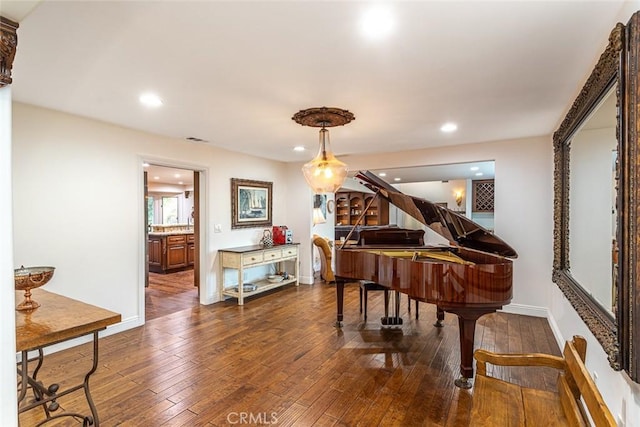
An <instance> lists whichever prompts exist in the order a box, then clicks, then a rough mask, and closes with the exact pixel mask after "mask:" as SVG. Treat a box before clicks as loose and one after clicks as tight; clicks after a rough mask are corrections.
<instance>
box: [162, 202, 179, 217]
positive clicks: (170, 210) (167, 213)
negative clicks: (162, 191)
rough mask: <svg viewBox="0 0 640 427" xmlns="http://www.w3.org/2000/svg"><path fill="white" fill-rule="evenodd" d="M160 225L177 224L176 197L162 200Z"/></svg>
mask: <svg viewBox="0 0 640 427" xmlns="http://www.w3.org/2000/svg"><path fill="white" fill-rule="evenodd" d="M162 223H163V224H177V223H178V197H177V196H174V197H163V198H162Z"/></svg>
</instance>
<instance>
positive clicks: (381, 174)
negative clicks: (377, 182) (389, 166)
mask: <svg viewBox="0 0 640 427" xmlns="http://www.w3.org/2000/svg"><path fill="white" fill-rule="evenodd" d="M378 175H380V176H387V173H386V172H380V173H379V174H378Z"/></svg>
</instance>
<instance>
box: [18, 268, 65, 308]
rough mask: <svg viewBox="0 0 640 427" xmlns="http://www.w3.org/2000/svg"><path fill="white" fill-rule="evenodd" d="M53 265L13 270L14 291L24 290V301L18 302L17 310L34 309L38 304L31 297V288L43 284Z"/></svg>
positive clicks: (51, 274) (51, 273) (49, 277)
mask: <svg viewBox="0 0 640 427" xmlns="http://www.w3.org/2000/svg"><path fill="white" fill-rule="evenodd" d="M54 270H55V267H25V266H20V268H16V269H15V270H13V277H14V281H15V286H16V291H24V301H22V302H21V303H20V304H18V307H17V310H34V309H36V308H38V307H40V304H39V303H37V302H36V301H34V300H32V299H31V289H35V288H39V287H40V286H43V285H45V284H46V283H47V282H48V281H49V280H51V277H53V272H54Z"/></svg>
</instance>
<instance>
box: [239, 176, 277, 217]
mask: <svg viewBox="0 0 640 427" xmlns="http://www.w3.org/2000/svg"><path fill="white" fill-rule="evenodd" d="M272 190H273V183H272V182H267V181H253V180H248V179H239V178H231V228H250V227H269V226H271V225H272V219H271V203H272V194H271V193H272Z"/></svg>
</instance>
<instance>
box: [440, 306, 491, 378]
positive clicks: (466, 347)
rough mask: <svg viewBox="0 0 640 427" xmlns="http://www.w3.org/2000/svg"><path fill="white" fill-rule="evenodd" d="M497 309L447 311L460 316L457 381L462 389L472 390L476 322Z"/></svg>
mask: <svg viewBox="0 0 640 427" xmlns="http://www.w3.org/2000/svg"><path fill="white" fill-rule="evenodd" d="M496 310H497V308H486V309H469V308H467V309H459V310H456V309H452V310H449V309H448V310H447V311H449V312H452V313H455V314H456V315H457V316H458V325H459V328H460V331H459V334H460V374H461V376H460V378H458V379H457V380H455V384H456V386H458V387H460V388H471V385H472V384H471V381H470V379H471V378H473V342H474V338H475V332H476V320H478V319H479V318H480V317H481V316H484V315H485V314H488V313H494V312H495V311H496Z"/></svg>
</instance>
